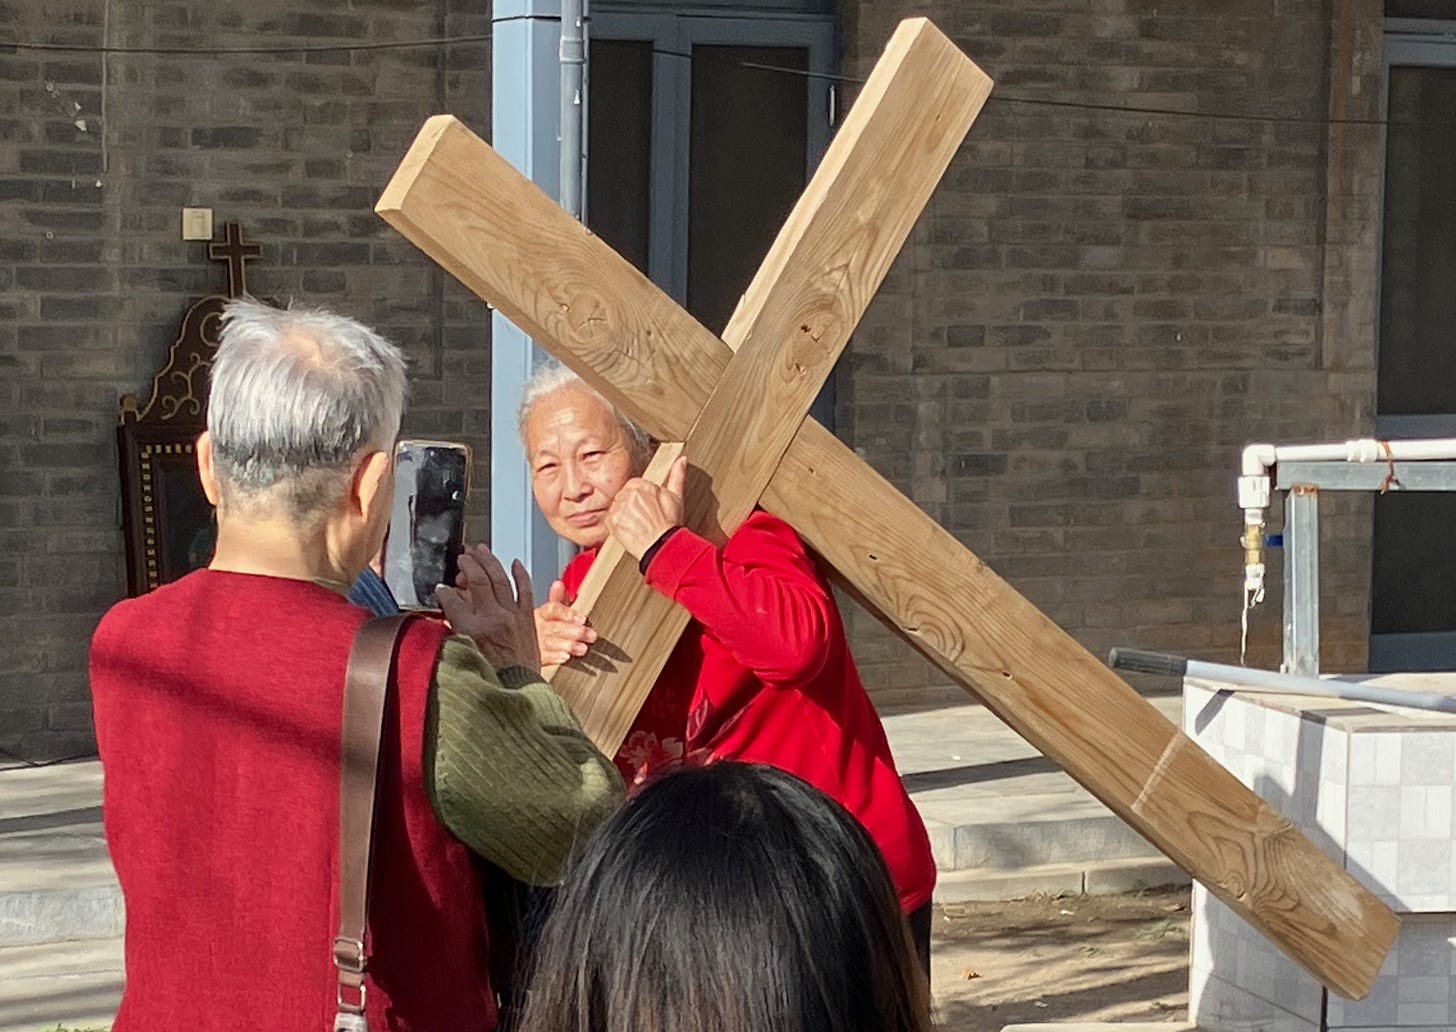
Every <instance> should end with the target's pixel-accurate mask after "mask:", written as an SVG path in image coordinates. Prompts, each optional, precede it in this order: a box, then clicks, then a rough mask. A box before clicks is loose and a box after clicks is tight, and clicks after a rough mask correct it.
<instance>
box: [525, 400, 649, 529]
mask: <svg viewBox="0 0 1456 1032" xmlns="http://www.w3.org/2000/svg"><path fill="white" fill-rule="evenodd" d="M524 429H525V433H524V438H525V441H524V444H525V447H526V461H527V462H529V463H530V464H531V491H532V493H533V494H534V495H535V496H536V505H537V506H538V507H539V508H540V509H541V513H542V515H544V516H545V517H546V522H547V523H549V524H550V525H551V529H552V530H554V531H556V533H558V534H560V535H561V536H562V537H564V538H566V539H567V540H568V541H571V542H572V543H574V544H577V545H580V546H581V547H583V548H595V547H596V546H598V545H600V544H601V543H602V542H603V541H605V540H606V539H607V510H608V509H610V508H611V506H612V499H613V498H615V497H617V492H618V491H620V490H621V489H622V485H623V484H625V483H626V482H627V481H628V480H630V479H631V478H632V477H633V476H635V475H636V474H637V472H638V471H637V470H635V469H633V456H632V448H631V442H630V439H629V438H628V436H627V432H626V431H625V430H623V429H622V425H621V424H620V423H618V422H617V420H616V418H615V417H614V416H613V415H612V412H611V410H610V409H609V408H607V407H606V406H605V405H603V404H602V402H601V401H600V400H599V399H597V398H594V397H592V395H590V394H588V393H586V392H585V391H582V390H580V389H578V388H576V387H563V388H561V389H560V390H558V391H555V392H553V393H551V394H548V395H546V396H545V397H544V398H542V399H541V400H540V401H538V402H536V405H535V407H533V408H532V409H531V413H530V415H529V416H527V418H526V425H525V428H524Z"/></svg>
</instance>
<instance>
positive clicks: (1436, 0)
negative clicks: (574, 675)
mask: <svg viewBox="0 0 1456 1032" xmlns="http://www.w3.org/2000/svg"><path fill="white" fill-rule="evenodd" d="M1385 16H1386V17H1387V18H1456V0H1386V4H1385Z"/></svg>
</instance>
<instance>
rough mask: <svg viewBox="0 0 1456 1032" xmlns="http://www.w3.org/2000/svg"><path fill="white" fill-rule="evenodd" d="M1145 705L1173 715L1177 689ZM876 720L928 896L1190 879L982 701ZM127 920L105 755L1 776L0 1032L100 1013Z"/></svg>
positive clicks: (91, 1022)
mask: <svg viewBox="0 0 1456 1032" xmlns="http://www.w3.org/2000/svg"><path fill="white" fill-rule="evenodd" d="M1154 702H1155V704H1156V705H1157V706H1158V707H1159V708H1160V709H1161V710H1163V712H1164V713H1166V714H1167V715H1168V716H1169V717H1170V718H1171V719H1173V720H1175V721H1176V720H1177V717H1178V709H1179V706H1180V704H1181V703H1180V699H1179V698H1178V697H1176V696H1172V697H1168V698H1161V699H1155V700H1154ZM885 727H886V730H887V732H888V734H889V736H890V742H891V746H892V748H893V749H894V752H895V756H896V760H897V762H898V764H899V766H900V770H901V773H902V774H903V775H904V779H905V783H906V786H907V787H908V788H909V789H910V793H911V797H912V798H913V799H914V800H915V802H916V805H917V806H919V808H920V811H921V813H922V814H923V815H924V816H925V819H926V824H927V826H928V828H929V830H930V837H931V844H932V848H933V849H934V851H935V857H936V862H937V864H938V866H940V868H941V876H940V884H939V886H938V887H937V890H936V899H937V900H938V901H941V902H952V901H961V900H969V899H1016V898H1020V897H1023V896H1027V895H1031V894H1033V893H1037V892H1046V893H1052V894H1057V893H1071V894H1075V893H1080V892H1083V891H1089V892H1121V891H1126V890H1129V889H1134V888H1138V887H1142V886H1150V885H1159V884H1168V883H1171V882H1186V881H1187V877H1186V875H1183V874H1182V872H1181V871H1179V870H1178V869H1177V868H1176V867H1174V866H1173V865H1172V864H1171V863H1169V862H1168V861H1166V860H1164V859H1162V858H1161V857H1160V856H1159V855H1158V854H1157V852H1156V851H1155V850H1154V849H1153V848H1152V846H1150V845H1148V844H1147V843H1146V842H1145V841H1144V840H1143V839H1142V838H1141V837H1140V836H1139V835H1137V833H1136V832H1134V831H1132V830H1131V829H1130V828H1128V827H1127V826H1126V825H1125V824H1123V823H1122V821H1121V820H1119V819H1118V818H1117V817H1115V816H1114V815H1113V814H1112V813H1110V812H1109V811H1108V810H1107V809H1106V808H1105V807H1103V806H1102V805H1101V804H1100V803H1098V802H1097V801H1096V800H1094V799H1093V798H1092V797H1091V796H1089V795H1088V794H1087V793H1086V792H1085V791H1083V790H1082V789H1081V788H1080V787H1079V786H1077V785H1076V784H1075V783H1074V782H1073V781H1072V780H1071V778H1069V777H1068V776H1067V775H1066V774H1063V773H1062V772H1061V771H1060V770H1058V769H1057V768H1056V767H1055V766H1054V765H1052V764H1051V763H1050V762H1049V761H1047V760H1045V759H1043V758H1042V757H1041V756H1040V755H1039V754H1038V753H1037V752H1036V750H1035V749H1033V748H1032V747H1031V746H1029V745H1027V744H1026V743H1025V742H1024V741H1022V740H1021V739H1020V738H1019V737H1017V736H1016V735H1015V734H1014V733H1013V732H1011V731H1010V730H1009V729H1007V728H1006V726H1005V725H1004V724H1002V723H1001V722H1000V721H999V720H998V719H996V717H994V716H992V715H991V714H990V713H989V712H987V711H986V710H985V709H984V708H983V707H981V706H979V705H975V704H971V703H967V704H964V705H959V706H954V707H947V708H943V709H936V710H929V711H925V712H917V713H901V714H893V715H887V716H886V718H885ZM123 926H124V913H123V909H122V903H121V894H120V890H119V889H118V888H117V886H116V881H115V877H114V875H113V874H112V871H111V865H110V862H109V860H108V859H107V855H106V846H105V842H104V840H103V838H102V831H101V771H100V765H99V764H98V763H97V762H95V761H89V762H78V763H69V764H60V765H57V766H52V767H45V768H37V769H23V768H22V769H12V770H5V771H0V1032H33V1030H39V1029H43V1028H54V1027H55V1025H56V1023H57V1022H62V1023H64V1024H65V1025H66V1027H69V1028H90V1027H94V1026H104V1025H105V1024H107V1023H108V1022H109V1020H110V1015H111V1014H112V1013H113V1012H114V1008H115V1005H116V1001H117V1000H118V999H119V998H120V992H121V984H122V965H121V940H120V938H119V937H120V935H121V931H122V928H123Z"/></svg>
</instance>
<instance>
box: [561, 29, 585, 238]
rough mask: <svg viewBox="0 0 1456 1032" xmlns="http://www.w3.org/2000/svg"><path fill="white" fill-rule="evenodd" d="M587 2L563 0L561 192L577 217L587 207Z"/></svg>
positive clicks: (569, 208) (563, 201)
mask: <svg viewBox="0 0 1456 1032" xmlns="http://www.w3.org/2000/svg"><path fill="white" fill-rule="evenodd" d="M586 2H587V0H561V193H560V197H559V198H558V200H559V201H560V202H561V207H563V208H565V209H566V211H567V212H569V213H570V214H571V215H572V216H573V217H574V218H578V219H579V218H581V217H582V212H583V210H584V208H585V197H584V194H583V187H582V183H583V180H584V179H585V176H584V175H583V174H582V168H583V165H584V163H585V162H584V159H583V155H584V152H585V144H584V141H585V138H586V132H585V129H586V119H585V118H584V116H583V112H584V111H585V110H586Z"/></svg>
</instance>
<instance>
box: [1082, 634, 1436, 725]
mask: <svg viewBox="0 0 1456 1032" xmlns="http://www.w3.org/2000/svg"><path fill="white" fill-rule="evenodd" d="M1107 665H1108V666H1110V667H1112V669H1114V670H1134V671H1137V672H1139V673H1144V674H1163V675H1166V676H1168V677H1179V678H1182V677H1197V678H1200V679H1202V680H1205V681H1221V682H1224V683H1225V684H1232V685H1237V686H1238V687H1240V688H1244V689H1249V690H1252V691H1260V692H1278V693H1279V694H1281V695H1316V696H1321V697H1324V698H1335V699H1345V700H1348V701H1350V702H1372V703H1375V704H1377V705H1381V706H1405V707H1407V708H1410V709H1423V710H1434V711H1436V712H1438V713H1456V697H1453V696H1450V695H1446V694H1444V693H1442V692H1411V691H1405V690H1404V689H1401V688H1382V687H1380V686H1379V685H1373V684H1361V683H1359V682H1352V681H1340V680H1335V679H1332V678H1323V677H1300V676H1298V675H1295V674H1281V673H1276V672H1275V671H1273V670H1258V669H1254V668H1251V667H1241V666H1230V665H1228V664H1226V663H1205V662H1203V661H1202V660H1197V659H1184V658H1183V657H1182V656H1173V655H1169V654H1168V653H1166V652H1144V651H1143V650H1141V649H1124V648H1116V649H1113V650H1112V654H1111V655H1110V656H1108V657H1107Z"/></svg>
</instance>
